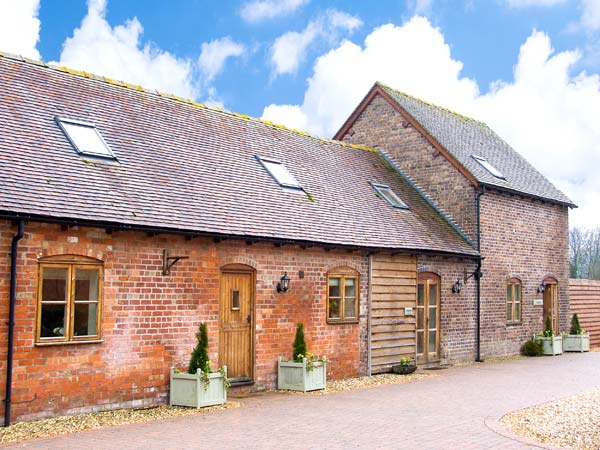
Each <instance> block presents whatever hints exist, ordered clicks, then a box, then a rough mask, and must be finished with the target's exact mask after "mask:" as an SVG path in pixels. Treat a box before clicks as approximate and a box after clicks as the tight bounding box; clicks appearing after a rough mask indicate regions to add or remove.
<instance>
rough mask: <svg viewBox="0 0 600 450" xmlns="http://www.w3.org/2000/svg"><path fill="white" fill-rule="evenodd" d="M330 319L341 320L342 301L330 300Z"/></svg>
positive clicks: (337, 299)
mask: <svg viewBox="0 0 600 450" xmlns="http://www.w3.org/2000/svg"><path fill="white" fill-rule="evenodd" d="M329 318H330V319H339V318H340V299H339V298H330V299H329Z"/></svg>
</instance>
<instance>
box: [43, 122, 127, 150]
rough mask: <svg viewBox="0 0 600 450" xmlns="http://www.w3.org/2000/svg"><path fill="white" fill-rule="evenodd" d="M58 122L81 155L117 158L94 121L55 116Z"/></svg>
mask: <svg viewBox="0 0 600 450" xmlns="http://www.w3.org/2000/svg"><path fill="white" fill-rule="evenodd" d="M54 119H55V120H56V123H57V124H58V126H59V127H60V129H61V130H62V131H63V133H65V136H66V137H67V139H68V140H69V142H70V143H71V145H72V146H73V148H74V149H75V150H76V151H77V153H79V154H80V155H86V156H96V157H99V158H108V159H116V157H115V154H114V153H113V152H112V150H111V149H110V147H109V146H108V144H107V143H106V142H105V141H104V139H102V136H101V135H100V133H99V132H98V130H97V129H96V126H95V125H94V124H93V123H89V122H83V121H80V120H73V119H65V118H62V117H55V118H54Z"/></svg>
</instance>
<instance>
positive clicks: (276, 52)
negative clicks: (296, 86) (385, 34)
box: [271, 10, 362, 76]
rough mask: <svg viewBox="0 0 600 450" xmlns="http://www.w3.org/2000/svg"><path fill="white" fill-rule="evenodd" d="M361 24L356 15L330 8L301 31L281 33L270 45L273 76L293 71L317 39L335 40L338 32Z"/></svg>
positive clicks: (347, 30) (350, 29) (350, 30)
mask: <svg viewBox="0 0 600 450" xmlns="http://www.w3.org/2000/svg"><path fill="white" fill-rule="evenodd" d="M361 25H362V21H361V20H360V19H359V18H358V17H355V16H351V15H350V14H347V13H344V12H341V11H336V10H330V11H327V13H326V14H325V15H324V16H321V17H318V18H317V19H315V20H312V21H310V22H309V23H308V25H307V26H306V28H305V29H304V30H303V31H301V32H297V31H289V32H287V33H284V34H282V35H281V36H279V37H278V38H277V39H275V42H274V43H273V45H272V46H271V64H272V66H273V76H278V75H283V74H293V73H295V72H296V71H297V70H298V67H299V66H300V64H301V63H302V62H303V61H304V59H305V57H306V52H307V50H308V47H309V46H310V45H311V44H312V43H313V42H315V41H316V40H317V39H319V38H321V39H325V40H327V41H329V42H335V41H336V40H337V39H338V36H339V33H340V32H343V31H346V32H352V31H354V30H355V29H356V28H358V27H360V26H361Z"/></svg>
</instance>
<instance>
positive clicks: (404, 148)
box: [343, 94, 477, 240]
mask: <svg viewBox="0 0 600 450" xmlns="http://www.w3.org/2000/svg"><path fill="white" fill-rule="evenodd" d="M405 125H406V123H405V120H404V118H403V117H402V116H401V115H400V114H399V113H398V112H397V111H396V110H395V109H394V108H393V107H392V106H391V105H390V104H389V103H388V102H387V101H386V100H385V99H384V98H383V97H381V96H380V95H379V94H378V95H376V96H375V98H374V99H373V101H372V102H371V103H370V104H369V106H367V108H366V109H365V110H364V111H363V112H362V114H360V116H359V117H358V119H357V120H356V122H354V124H353V125H352V127H351V131H349V132H348V133H346V135H345V136H344V137H343V140H344V141H346V142H350V143H353V144H362V145H367V146H370V147H379V148H381V149H383V150H385V151H386V152H387V153H388V154H389V155H390V156H391V157H392V158H394V161H395V162H396V164H398V166H399V167H400V168H401V169H402V170H404V171H405V172H406V173H407V174H408V175H409V176H410V177H411V178H412V179H413V180H414V181H415V182H416V183H417V184H418V185H419V186H420V187H422V188H423V189H424V191H425V192H426V193H427V194H428V195H429V196H430V197H431V199H432V200H433V201H434V202H435V204H436V205H437V206H438V207H440V208H441V209H442V210H444V211H445V212H446V213H448V214H449V215H450V216H451V217H452V218H453V219H454V220H456V222H457V223H458V225H459V226H460V227H461V228H462V229H463V230H464V231H465V232H466V233H467V235H468V236H469V237H471V239H473V240H476V238H477V221H476V210H475V208H476V204H475V190H474V189H473V185H472V184H471V182H470V181H469V180H467V179H466V178H465V177H464V176H463V175H461V174H460V173H459V172H458V171H457V169H456V168H455V167H454V166H453V165H452V164H450V162H449V161H448V160H447V159H446V158H445V157H444V156H442V155H441V154H440V153H439V152H438V151H437V150H436V149H435V148H434V147H433V146H432V145H431V143H430V142H429V141H428V140H427V139H425V138H424V137H423V135H421V134H420V133H419V132H418V131H417V130H415V129H414V128H413V127H412V126H411V125H408V126H406V127H405Z"/></svg>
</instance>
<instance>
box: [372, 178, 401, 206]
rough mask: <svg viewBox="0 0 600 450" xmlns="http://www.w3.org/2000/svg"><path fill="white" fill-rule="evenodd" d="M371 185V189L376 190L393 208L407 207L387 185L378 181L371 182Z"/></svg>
mask: <svg viewBox="0 0 600 450" xmlns="http://www.w3.org/2000/svg"><path fill="white" fill-rule="evenodd" d="M371 186H373V189H375V191H377V193H378V194H379V195H380V196H381V197H383V198H384V199H385V201H386V202H388V203H389V204H390V205H392V206H393V207H394V208H398V209H408V205H407V204H406V203H404V202H403V201H402V200H401V199H400V197H398V195H397V194H396V193H395V192H394V191H393V190H392V188H391V187H389V186H388V185H386V184H380V183H371Z"/></svg>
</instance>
